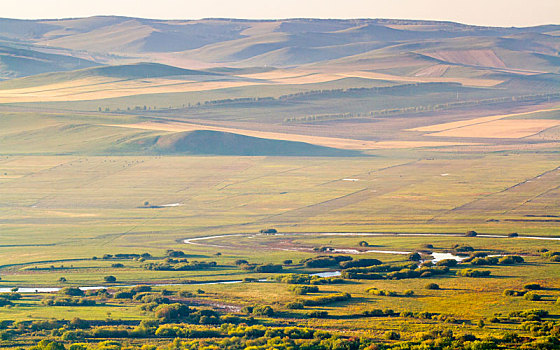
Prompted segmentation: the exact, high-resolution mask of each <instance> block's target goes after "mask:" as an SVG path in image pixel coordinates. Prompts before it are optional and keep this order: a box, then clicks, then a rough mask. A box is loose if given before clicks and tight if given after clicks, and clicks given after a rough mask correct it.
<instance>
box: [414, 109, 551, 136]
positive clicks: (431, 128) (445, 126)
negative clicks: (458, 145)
mask: <svg viewBox="0 0 560 350" xmlns="http://www.w3.org/2000/svg"><path fill="white" fill-rule="evenodd" d="M556 110H558V108H550V109H539V110H537V111H532V112H522V113H512V114H499V115H491V116H488V117H480V118H474V119H469V120H461V121H458V122H451V123H443V124H435V125H429V126H422V127H419V128H414V129H409V130H411V131H426V132H435V131H446V130H451V129H456V128H462V127H465V126H470V125H476V124H483V123H487V122H491V121H494V120H499V119H504V118H509V117H517V116H522V115H525V114H533V113H539V112H551V111H556Z"/></svg>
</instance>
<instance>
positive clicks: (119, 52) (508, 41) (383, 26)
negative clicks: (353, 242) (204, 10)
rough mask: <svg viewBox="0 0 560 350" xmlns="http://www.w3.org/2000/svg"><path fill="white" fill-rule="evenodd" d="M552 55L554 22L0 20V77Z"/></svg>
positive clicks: (559, 37) (555, 68)
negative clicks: (136, 67)
mask: <svg viewBox="0 0 560 350" xmlns="http://www.w3.org/2000/svg"><path fill="white" fill-rule="evenodd" d="M465 50H471V52H470V53H469V55H470V56H472V52H473V51H472V50H478V51H475V52H483V51H484V50H486V52H487V54H488V55H489V56H495V58H493V59H492V60H490V61H488V60H487V61H484V60H480V59H477V58H476V57H474V58H473V57H471V58H470V59H468V60H466V61H465V60H463V59H462V58H461V56H463V53H464V51H465ZM441 51H444V53H446V54H442V52H441ZM559 52H560V25H553V24H551V25H543V26H536V27H527V28H501V27H477V26H471V25H464V24H459V23H453V22H437V21H417V20H391V19H351V20H340V19H332V20H330V19H283V20H242V19H202V20H153V19H143V18H130V17H116V16H97V17H88V18H74V19H61V20H49V19H47V20H15V19H0V78H1V79H11V78H15V77H23V76H29V75H34V74H40V73H47V72H54V71H64V70H75V69H80V68H87V67H93V66H96V65H107V64H109V65H113V64H128V63H137V62H157V63H162V64H167V65H172V66H177V67H181V68H193V69H199V68H209V67H263V66H276V67H294V66H299V65H321V66H330V65H331V64H333V63H334V64H335V65H340V64H345V65H351V64H357V63H360V64H370V63H372V62H376V61H379V60H382V59H387V58H389V59H393V58H394V59H396V60H403V55H410V54H418V55H422V56H423V57H428V56H429V57H432V58H435V59H437V60H439V61H441V62H442V63H444V64H452V65H456V66H457V65H466V66H476V67H482V68H485V67H489V68H496V65H495V63H496V62H500V61H501V62H503V65H502V64H500V66H499V68H507V69H516V70H518V69H523V70H529V71H537V70H538V71H539V73H555V74H556V73H559V72H560V63H559V60H560V56H559ZM475 55H476V54H475ZM417 57H420V56H417ZM488 62H492V64H490V65H487V63H488ZM416 63H417V64H418V65H421V64H422V62H420V61H417V62H416ZM543 67H544V70H543V69H542V68H543ZM374 68H375V67H374Z"/></svg>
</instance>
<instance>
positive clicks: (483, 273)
mask: <svg viewBox="0 0 560 350" xmlns="http://www.w3.org/2000/svg"><path fill="white" fill-rule="evenodd" d="M457 276H463V277H487V276H490V271H489V270H475V269H463V270H459V271H457Z"/></svg>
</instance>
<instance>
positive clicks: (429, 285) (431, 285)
mask: <svg viewBox="0 0 560 350" xmlns="http://www.w3.org/2000/svg"><path fill="white" fill-rule="evenodd" d="M426 289H439V285H438V284H436V283H428V284H427V285H426Z"/></svg>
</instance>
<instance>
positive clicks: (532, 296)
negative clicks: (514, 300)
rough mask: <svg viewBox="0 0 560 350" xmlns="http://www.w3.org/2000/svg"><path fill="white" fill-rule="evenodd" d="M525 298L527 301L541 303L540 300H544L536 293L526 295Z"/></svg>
mask: <svg viewBox="0 0 560 350" xmlns="http://www.w3.org/2000/svg"><path fill="white" fill-rule="evenodd" d="M523 298H525V300H529V301H539V300H541V299H542V297H541V296H540V295H539V294H537V293H534V292H527V293H525V295H524V296H523Z"/></svg>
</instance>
